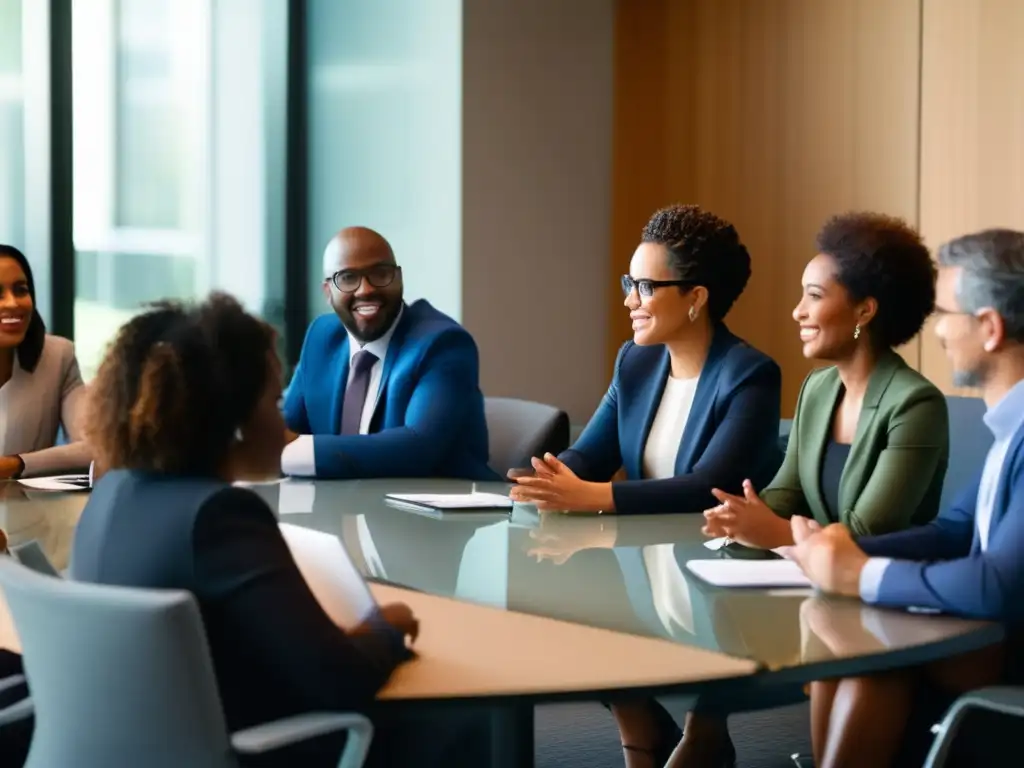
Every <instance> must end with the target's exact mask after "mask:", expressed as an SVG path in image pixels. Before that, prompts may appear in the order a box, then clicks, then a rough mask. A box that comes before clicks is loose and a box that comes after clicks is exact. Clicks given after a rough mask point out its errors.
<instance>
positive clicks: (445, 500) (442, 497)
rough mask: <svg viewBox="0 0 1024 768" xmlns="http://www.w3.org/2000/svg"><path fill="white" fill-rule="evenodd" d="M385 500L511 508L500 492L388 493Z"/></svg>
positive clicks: (431, 506) (451, 506)
mask: <svg viewBox="0 0 1024 768" xmlns="http://www.w3.org/2000/svg"><path fill="white" fill-rule="evenodd" d="M384 498H385V499H386V500H387V501H390V502H397V503H399V504H403V505H404V504H408V505H411V506H416V507H424V508H427V509H437V510H444V511H450V510H460V509H468V510H475V511H479V510H495V511H498V512H503V511H507V510H510V509H512V499H510V498H509V497H508V496H503V495H501V494H500V493H482V492H479V491H476V492H473V493H389V494H387V495H385V497H384Z"/></svg>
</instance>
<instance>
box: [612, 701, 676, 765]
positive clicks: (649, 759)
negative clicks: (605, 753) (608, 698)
mask: <svg viewBox="0 0 1024 768" xmlns="http://www.w3.org/2000/svg"><path fill="white" fill-rule="evenodd" d="M608 708H609V709H610V710H611V712H612V715H613V716H614V717H615V722H616V723H617V724H618V726H619V740H620V741H621V742H622V753H623V757H624V758H625V761H626V766H627V768H648V766H658V768H660V767H661V766H662V765H664V764H665V761H666V760H667V759H668V756H669V755H670V754H671V752H672V749H673V748H674V747H675V745H676V743H677V742H678V741H679V736H680V733H679V727H678V726H677V725H676V723H675V721H674V720H673V719H672V716H671V715H669V713H668V712H666V711H665V709H664V707H662V706H661V705H660V704H659V703H658V702H657V701H655V700H654V699H640V700H635V699H634V700H628V699H627V700H622V701H615V702H612V703H610V704H608Z"/></svg>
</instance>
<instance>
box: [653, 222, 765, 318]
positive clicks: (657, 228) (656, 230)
mask: <svg viewBox="0 0 1024 768" xmlns="http://www.w3.org/2000/svg"><path fill="white" fill-rule="evenodd" d="M640 241H641V242H643V243H657V244H658V245H663V246H665V248H666V250H668V258H669V266H671V267H672V270H673V271H674V272H675V274H676V276H677V279H679V280H685V281H687V282H689V283H692V284H693V285H702V286H704V287H705V288H707V290H708V314H709V315H710V316H711V319H712V320H713V321H714V322H716V323H717V322H721V321H722V320H724V319H725V316H726V315H727V314H728V313H729V310H730V309H732V305H733V304H735V303H736V299H738V298H739V297H740V294H742V293H743V289H744V288H746V287H747V281H748V280H749V279H750V254H749V253H748V252H747V249H746V247H745V246H744V245H743V243H742V242H740V236H739V234H738V233H737V232H736V228H735V227H734V226H733V225H732V224H730V223H729V222H727V221H725V220H724V219H720V218H718V217H717V216H715V214H713V213H711V212H709V211H705V210H704V209H702V208H700V207H699V206H696V205H671V206H669V207H667V208H662V209H661V210H659V211H656V212H655V213H654V215H653V216H651V219H650V221H648V222H647V226H646V227H644V231H643V234H642V235H641V238H640Z"/></svg>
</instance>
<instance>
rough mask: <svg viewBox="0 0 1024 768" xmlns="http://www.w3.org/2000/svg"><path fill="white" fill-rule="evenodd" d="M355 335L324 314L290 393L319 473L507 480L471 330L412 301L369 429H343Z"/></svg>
mask: <svg viewBox="0 0 1024 768" xmlns="http://www.w3.org/2000/svg"><path fill="white" fill-rule="evenodd" d="M348 371H349V337H348V331H346V330H345V326H343V325H342V324H341V321H340V320H339V319H338V317H337V315H334V314H329V315H322V316H321V317H318V318H317V319H316V320H314V321H313V323H312V324H311V325H310V327H309V330H308V331H307V332H306V341H305V342H304V343H303V345H302V354H301V356H300V358H299V364H298V366H297V367H296V369H295V375H294V376H293V377H292V381H291V383H290V384H289V386H288V391H287V392H286V393H285V400H284V418H285V421H286V422H287V424H288V428H289V429H290V430H292V431H293V432H298V433H299V434H311V435H313V445H314V452H315V456H316V474H317V477H329V478H338V479H351V478H365V477H457V478H465V479H467V480H498V479H499V478H498V477H497V475H495V474H494V473H493V472H492V471H491V470H490V468H488V466H487V458H488V448H487V445H488V443H487V422H486V421H485V419H484V399H483V395H482V394H481V392H480V360H479V355H478V354H477V348H476V343H475V342H474V341H473V337H472V336H470V335H469V333H468V332H467V331H466V329H465V328H463V327H462V326H461V325H459V324H458V323H457V322H455V321H454V320H452V319H451V318H450V317H448V316H447V315H445V314H443V313H441V312H439V311H438V310H436V309H434V307H432V306H431V305H430V304H429V303H427V302H426V301H422V300H421V301H417V302H414V303H413V304H410V305H408V306H407V307H405V311H404V312H403V313H402V318H401V320H399V322H398V327H397V328H396V329H395V333H394V335H393V336H392V337H391V342H390V343H389V345H388V351H387V356H386V357H385V359H384V369H383V371H382V375H381V381H380V389H379V392H380V396H379V398H378V401H377V409H376V411H375V412H374V415H373V420H372V421H371V423H370V434H368V435H339V434H338V432H339V431H340V424H341V406H342V403H343V402H344V399H345V387H346V384H347V383H348Z"/></svg>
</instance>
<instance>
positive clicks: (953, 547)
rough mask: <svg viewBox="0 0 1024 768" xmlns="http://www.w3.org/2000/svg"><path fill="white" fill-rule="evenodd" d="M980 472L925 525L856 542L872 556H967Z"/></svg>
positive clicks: (915, 558)
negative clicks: (942, 510) (950, 502)
mask: <svg viewBox="0 0 1024 768" xmlns="http://www.w3.org/2000/svg"><path fill="white" fill-rule="evenodd" d="M980 485H981V477H980V475H979V476H978V478H977V479H976V480H975V482H973V483H971V485H970V486H969V487H968V488H966V489H965V490H964V492H963V493H961V494H960V496H959V497H958V498H957V500H956V503H954V504H953V505H951V506H950V508H949V509H947V510H946V511H944V512H943V513H942V514H941V515H939V516H938V517H937V518H935V519H934V520H932V521H931V522H930V523H928V524H927V525H922V526H919V527H915V528H908V529H906V530H903V531H896V532H894V533H887V534H883V535H880V536H863V537H861V538H859V539H857V544H858V545H859V546H860V548H861V549H863V550H864V551H865V552H866V553H867V554H869V555H871V556H872V557H890V558H898V559H906V560H952V559H954V558H958V557H966V556H967V555H968V554H969V553H970V551H971V542H972V541H973V540H974V510H975V504H976V501H977V498H978V487H979V486H980Z"/></svg>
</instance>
